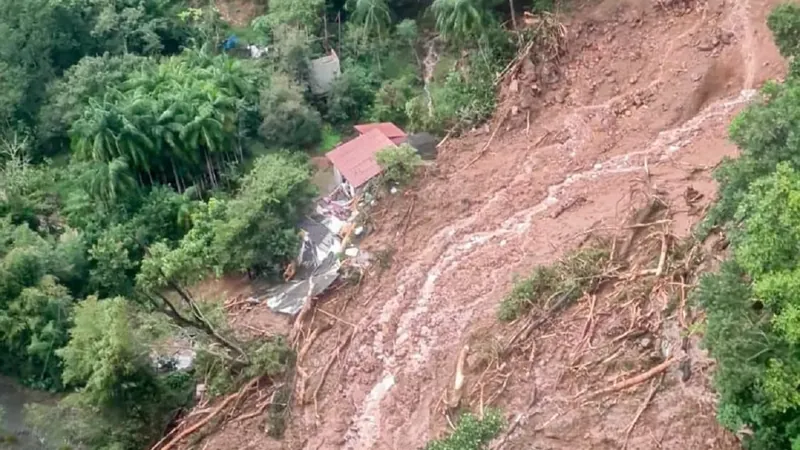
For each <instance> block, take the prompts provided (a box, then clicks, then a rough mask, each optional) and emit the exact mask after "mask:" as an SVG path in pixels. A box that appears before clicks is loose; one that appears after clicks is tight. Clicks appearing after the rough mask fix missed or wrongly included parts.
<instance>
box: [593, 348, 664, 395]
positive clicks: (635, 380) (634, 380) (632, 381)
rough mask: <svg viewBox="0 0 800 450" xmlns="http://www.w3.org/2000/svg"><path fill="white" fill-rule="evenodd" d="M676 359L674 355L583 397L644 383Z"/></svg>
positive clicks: (608, 392)
mask: <svg viewBox="0 0 800 450" xmlns="http://www.w3.org/2000/svg"><path fill="white" fill-rule="evenodd" d="M676 360H677V358H675V357H672V358H669V359H667V360H666V361H664V362H662V363H661V364H659V365H657V366H655V367H653V368H652V369H650V370H648V371H647V372H644V373H641V374H639V375H636V376H635V377H631V378H628V379H627V380H624V381H620V382H618V383H614V384H613V385H611V386H609V387H607V388H603V389H600V390H597V391H594V392H591V393H589V394H587V395H586V396H585V399H586V400H590V399H592V398H595V397H598V396H600V395H605V394H610V393H612V392H616V391H621V390H623V389H627V388H629V387H633V386H636V385H637V384H640V383H644V382H645V381H647V380H649V379H651V378H653V377H654V376H656V375H658V374H660V373H662V372H664V371H665V370H667V369H668V368H669V366H671V365H672V364H673V363H674V362H675V361H676Z"/></svg>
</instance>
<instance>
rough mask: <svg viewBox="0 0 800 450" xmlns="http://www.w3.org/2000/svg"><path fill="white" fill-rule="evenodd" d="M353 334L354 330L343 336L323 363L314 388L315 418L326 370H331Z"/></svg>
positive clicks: (326, 374)
mask: <svg viewBox="0 0 800 450" xmlns="http://www.w3.org/2000/svg"><path fill="white" fill-rule="evenodd" d="M354 334H355V330H353V331H351V332H350V333H348V334H347V336H346V337H345V338H344V341H342V343H341V344H339V346H338V347H337V348H336V353H334V354H333V355H331V358H330V359H329V360H328V363H327V364H325V369H323V370H322V376H321V377H320V379H319V382H318V383H317V387H316V388H314V396H313V398H314V415H315V416H316V418H317V420H319V409H318V407H317V398H318V397H319V390H320V389H321V388H322V385H323V384H325V378H327V376H328V372H330V370H331V366H333V363H334V362H335V361H336V359H338V358H339V355H341V353H342V350H344V348H345V347H347V345H348V344H349V343H350V339H352V338H353V335H354Z"/></svg>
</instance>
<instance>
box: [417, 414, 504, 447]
mask: <svg viewBox="0 0 800 450" xmlns="http://www.w3.org/2000/svg"><path fill="white" fill-rule="evenodd" d="M505 425H506V421H505V419H504V418H503V416H502V415H501V414H500V411H497V410H487V411H486V414H484V415H483V418H478V417H476V416H474V415H472V414H470V413H467V414H464V415H463V416H461V419H460V420H459V421H458V425H457V426H456V429H455V430H454V431H453V432H452V433H451V434H450V435H449V436H447V437H444V438H442V439H437V440H434V441H431V442H429V443H428V445H426V446H425V450H483V449H485V448H487V445H488V444H489V442H490V441H491V440H492V439H494V438H495V436H497V434H498V433H500V430H502V429H503V427H505Z"/></svg>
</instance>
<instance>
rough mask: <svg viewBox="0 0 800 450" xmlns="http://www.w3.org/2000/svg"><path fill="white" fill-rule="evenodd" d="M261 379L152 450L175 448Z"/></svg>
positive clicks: (254, 379) (223, 401)
mask: <svg viewBox="0 0 800 450" xmlns="http://www.w3.org/2000/svg"><path fill="white" fill-rule="evenodd" d="M260 378H261V377H256V378H253V379H252V380H250V381H249V382H248V383H247V384H245V385H244V386H243V387H242V388H241V389H239V391H238V392H236V393H233V394H231V395H229V396H227V397H225V399H224V400H222V401H221V402H220V404H219V405H218V406H217V407H216V408H215V409H214V411H213V412H211V413H210V414H209V415H207V416H206V417H204V418H203V419H201V420H200V421H198V422H197V423H195V424H194V425H192V426H190V427H189V428H187V429H185V430H183V431H182V432H180V433H178V434H177V435H176V436H175V437H174V438H172V439H171V440H170V441H169V442H167V443H166V444H164V445H163V446H160V445H161V442H160V441H159V442H158V443H156V445H154V446H153V447H152V448H151V450H170V449H172V448H174V447H175V446H176V445H177V444H178V443H179V442H180V441H182V440H183V439H185V438H186V437H188V436H189V435H190V434H192V433H194V432H195V431H197V430H199V429H200V428H202V427H203V426H205V425H206V424H207V423H208V422H210V421H211V419H213V418H214V417H216V416H217V415H219V413H221V412H222V411H223V410H224V409H225V407H227V406H228V405H229V404H230V403H231V402H233V401H234V400H238V399H239V398H240V397H241V396H242V395H244V393H245V392H247V391H249V390H250V388H252V387H253V386H255V385H256V384H257V383H258V380H259V379H260Z"/></svg>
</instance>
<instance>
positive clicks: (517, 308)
mask: <svg viewBox="0 0 800 450" xmlns="http://www.w3.org/2000/svg"><path fill="white" fill-rule="evenodd" d="M609 256H610V252H609V251H608V250H607V249H605V248H602V247H599V246H593V247H586V248H581V249H578V250H575V251H572V252H570V253H568V254H567V255H565V256H564V257H563V258H562V259H561V260H559V261H558V262H556V263H554V264H552V265H543V266H538V267H536V268H535V269H533V272H532V273H531V275H530V276H528V277H526V278H522V279H518V280H516V282H515V283H514V288H513V289H512V290H511V292H510V293H509V294H508V295H507V296H506V297H505V298H504V299H503V301H502V302H501V303H500V307H499V309H498V311H497V317H498V319H500V320H503V321H506V322H510V321H512V320H515V319H517V318H519V317H521V316H522V315H524V314H526V313H528V311H530V310H531V309H532V308H533V307H534V306H542V307H543V308H545V309H559V308H563V307H565V306H567V305H569V304H570V303H572V302H574V301H575V300H577V299H579V298H580V297H581V296H582V295H583V294H584V292H587V291H591V290H593V289H595V288H596V287H597V285H599V284H600V282H601V281H602V280H603V278H604V277H603V274H604V273H605V271H606V265H607V263H608V261H609Z"/></svg>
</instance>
